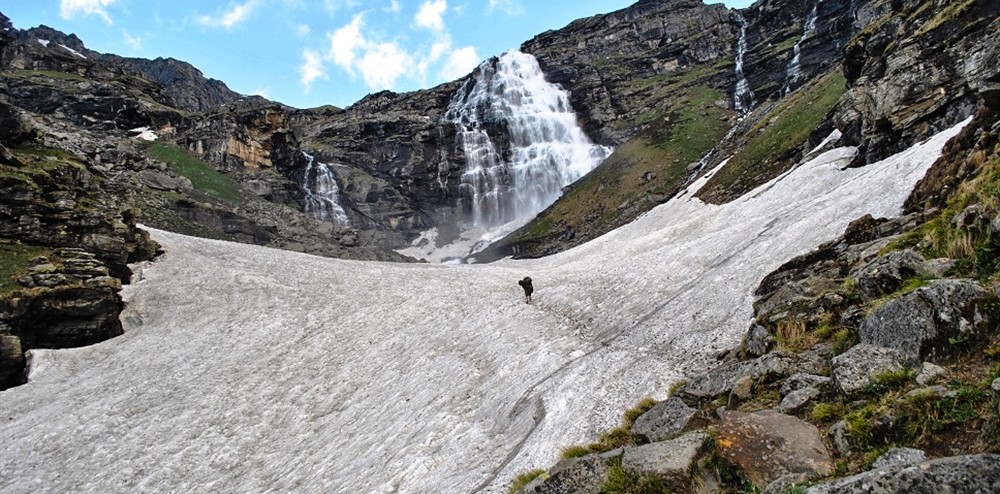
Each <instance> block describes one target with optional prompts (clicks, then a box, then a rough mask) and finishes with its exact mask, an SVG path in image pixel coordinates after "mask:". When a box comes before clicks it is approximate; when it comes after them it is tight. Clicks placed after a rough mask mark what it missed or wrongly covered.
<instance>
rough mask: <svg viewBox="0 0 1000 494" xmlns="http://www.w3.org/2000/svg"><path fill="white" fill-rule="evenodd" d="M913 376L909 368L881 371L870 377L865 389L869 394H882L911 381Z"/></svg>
mask: <svg viewBox="0 0 1000 494" xmlns="http://www.w3.org/2000/svg"><path fill="white" fill-rule="evenodd" d="M914 377H916V376H914V374H913V371H911V370H910V369H902V370H898V371H886V372H882V373H880V374H877V375H875V376H874V377H872V379H871V382H870V383H868V386H866V387H865V391H866V392H868V393H871V394H884V393H887V392H889V391H893V390H896V389H899V388H902V387H904V386H906V385H908V384H910V383H912V382H913V379H914Z"/></svg>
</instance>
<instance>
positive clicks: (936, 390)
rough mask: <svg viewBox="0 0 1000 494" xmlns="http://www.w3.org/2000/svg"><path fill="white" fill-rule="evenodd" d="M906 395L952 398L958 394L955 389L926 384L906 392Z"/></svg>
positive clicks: (911, 396) (912, 396)
mask: <svg viewBox="0 0 1000 494" xmlns="http://www.w3.org/2000/svg"><path fill="white" fill-rule="evenodd" d="M906 396H908V397H910V398H916V397H918V396H922V397H925V398H932V397H933V398H954V397H956V396H958V393H957V392H955V390H952V389H948V388H946V387H944V386H940V385H938V386H928V387H926V388H919V389H914V390H912V391H910V392H909V393H906Z"/></svg>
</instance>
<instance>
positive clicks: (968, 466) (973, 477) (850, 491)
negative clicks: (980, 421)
mask: <svg viewBox="0 0 1000 494" xmlns="http://www.w3.org/2000/svg"><path fill="white" fill-rule="evenodd" d="M998 491H1000V455H993V454H981V455H970V456H953V457H949V458H939V459H937V460H931V461H925V462H922V463H918V464H915V465H910V466H907V467H903V468H898V467H897V468H887V469H876V470H869V471H867V472H863V473H859V474H857V475H853V476H851V477H847V478H843V479H839V480H834V481H832V482H827V483H823V484H819V485H814V486H812V487H810V488H809V489H807V490H806V494H875V493H886V494H889V493H895V492H906V493H908V494H940V493H945V492H953V493H960V492H967V493H983V494H986V493H990V492H998Z"/></svg>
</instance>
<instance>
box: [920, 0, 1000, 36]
mask: <svg viewBox="0 0 1000 494" xmlns="http://www.w3.org/2000/svg"><path fill="white" fill-rule="evenodd" d="M977 1H980V0H952V1H951V2H948V3H946V4H945V7H944V8H943V9H941V11H940V12H938V13H937V15H935V16H934V17H933V18H932V19H931V20H929V21H927V22H925V23H924V24H923V25H922V26H920V29H918V30H917V32H916V33H915V34H914V35H913V36H914V37H917V38H919V37H920V36H923V35H924V34H927V33H929V32H931V31H933V30H935V29H937V28H939V27H941V26H943V25H944V24H945V23H947V22H949V21H951V20H953V19H955V18H956V17H958V16H960V15H962V14H964V13H965V12H966V11H968V10H969V8H971V7H972V6H973V5H974V4H975V3H976V2H977ZM987 1H994V0H987Z"/></svg>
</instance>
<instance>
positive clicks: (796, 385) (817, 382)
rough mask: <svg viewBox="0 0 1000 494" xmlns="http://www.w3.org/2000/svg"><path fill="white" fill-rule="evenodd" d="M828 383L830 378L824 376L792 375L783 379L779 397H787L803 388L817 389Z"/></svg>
mask: <svg viewBox="0 0 1000 494" xmlns="http://www.w3.org/2000/svg"><path fill="white" fill-rule="evenodd" d="M829 382H830V378H829V377H826V376H817V375H815V374H805V373H801V372H800V373H798V374H793V375H791V376H789V377H788V379H785V383H784V384H782V385H781V396H788V394H789V393H792V392H793V391H798V390H800V389H804V388H817V389H818V388H819V387H821V386H824V385H826V384H827V383H829Z"/></svg>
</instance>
